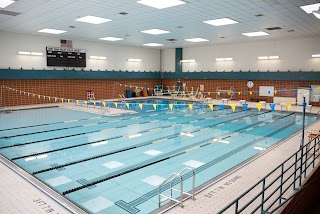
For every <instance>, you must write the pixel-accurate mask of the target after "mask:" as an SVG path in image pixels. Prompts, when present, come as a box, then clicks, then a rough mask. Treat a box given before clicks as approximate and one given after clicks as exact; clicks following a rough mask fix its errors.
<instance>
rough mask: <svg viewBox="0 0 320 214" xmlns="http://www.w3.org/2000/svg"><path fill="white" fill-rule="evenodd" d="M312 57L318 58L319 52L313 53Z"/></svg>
mask: <svg viewBox="0 0 320 214" xmlns="http://www.w3.org/2000/svg"><path fill="white" fill-rule="evenodd" d="M312 57H313V58H320V54H314V55H312Z"/></svg>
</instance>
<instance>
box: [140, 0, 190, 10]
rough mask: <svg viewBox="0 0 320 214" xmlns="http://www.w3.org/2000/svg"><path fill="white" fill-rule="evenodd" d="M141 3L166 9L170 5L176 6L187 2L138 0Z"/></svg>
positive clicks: (179, 0)
mask: <svg viewBox="0 0 320 214" xmlns="http://www.w3.org/2000/svg"><path fill="white" fill-rule="evenodd" d="M137 3H139V4H144V5H147V6H150V7H154V8H157V9H164V8H168V7H174V6H178V5H182V4H185V3H186V2H184V1H181V0H140V1H137Z"/></svg>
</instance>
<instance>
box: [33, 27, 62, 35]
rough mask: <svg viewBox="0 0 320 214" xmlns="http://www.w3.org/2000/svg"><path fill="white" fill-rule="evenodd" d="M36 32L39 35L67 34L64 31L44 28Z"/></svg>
mask: <svg viewBox="0 0 320 214" xmlns="http://www.w3.org/2000/svg"><path fill="white" fill-rule="evenodd" d="M38 32H39V33H51V34H61V33H65V32H67V31H65V30H55V29H49V28H45V29H42V30H39V31H38Z"/></svg>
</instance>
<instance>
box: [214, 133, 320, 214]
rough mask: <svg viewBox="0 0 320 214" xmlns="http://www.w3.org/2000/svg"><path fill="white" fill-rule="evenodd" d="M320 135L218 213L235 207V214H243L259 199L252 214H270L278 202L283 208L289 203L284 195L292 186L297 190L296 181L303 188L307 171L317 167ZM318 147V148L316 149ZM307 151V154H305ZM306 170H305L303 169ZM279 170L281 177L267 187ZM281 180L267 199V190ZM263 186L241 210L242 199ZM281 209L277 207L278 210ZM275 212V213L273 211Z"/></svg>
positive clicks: (219, 213)
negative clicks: (270, 177) (259, 201)
mask: <svg viewBox="0 0 320 214" xmlns="http://www.w3.org/2000/svg"><path fill="white" fill-rule="evenodd" d="M319 138H320V134H318V135H317V136H315V137H314V138H312V139H311V140H310V141H309V142H308V143H306V144H305V145H304V146H303V147H301V146H300V148H299V150H298V151H296V152H295V153H294V154H293V155H291V156H290V157H289V158H287V159H286V160H285V161H284V162H282V163H281V164H280V165H278V166H277V167H276V168H275V169H273V170H272V171H271V172H270V173H268V174H267V175H266V176H265V177H263V178H262V179H261V180H260V181H258V182H257V183H256V184H254V185H253V186H252V187H251V188H250V189H248V190H247V191H246V192H244V193H243V194H241V195H240V196H239V197H237V198H236V199H235V200H234V201H232V202H231V203H230V204H228V205H227V206H226V207H225V208H223V209H222V210H220V211H219V212H218V214H221V213H224V212H225V211H227V210H228V209H229V208H230V207H232V206H235V213H236V214H238V213H241V212H243V211H244V210H245V209H246V208H247V207H248V206H249V205H251V204H252V203H253V202H254V201H255V200H256V199H257V198H259V197H261V203H260V204H259V205H257V206H256V207H255V209H254V210H253V211H250V213H254V212H256V211H257V210H259V209H261V213H269V211H268V210H269V209H270V208H271V207H272V206H273V205H274V204H275V203H276V202H277V201H279V206H281V205H282V204H284V202H282V200H283V201H287V200H288V199H285V198H283V195H284V193H286V192H287V190H289V189H290V187H291V186H293V190H296V181H299V186H300V187H301V186H302V185H301V179H302V175H303V174H304V177H305V178H306V173H307V169H308V168H309V167H310V166H311V165H312V167H313V168H314V167H315V164H314V162H315V160H316V158H318V157H319V156H320V154H318V155H316V153H318V152H319V149H320V148H319V147H320V141H319ZM316 147H318V148H316ZM304 150H305V152H304ZM311 150H313V154H311V155H310V156H309V157H308V153H309V152H310V151H311ZM299 153H301V156H300V157H298V155H299ZM292 158H294V160H295V161H294V163H293V164H291V165H289V166H287V168H286V169H285V168H284V166H285V164H286V163H287V162H288V161H289V160H291V159H292ZM310 159H312V161H311V163H309V164H307V161H309V160H310ZM299 163H300V166H297V164H299ZM292 167H294V172H293V173H291V174H290V175H289V177H288V178H286V179H285V180H284V178H283V177H284V174H285V173H286V172H288V171H289V170H290V169H291V168H292ZM303 168H304V169H303ZM278 169H281V174H280V175H279V176H277V177H276V178H275V179H273V180H272V181H270V183H269V184H268V185H267V186H266V179H267V178H268V177H269V176H270V175H272V174H273V173H274V172H275V171H277V170H278ZM299 170H300V175H298V176H297V172H298V174H299ZM292 177H294V179H293V182H291V183H290V184H289V186H288V187H287V188H286V189H284V190H283V188H282V187H283V185H284V184H285V183H286V182H287V181H289V180H290V179H291V178H292ZM279 179H281V180H280V181H281V182H280V185H279V186H277V187H275V190H273V191H272V192H271V193H270V194H269V195H268V196H267V197H266V198H265V192H266V190H268V189H269V188H270V187H271V186H272V185H273V184H274V183H275V182H276V181H278V180H279ZM261 184H262V191H260V192H259V193H257V195H255V196H254V197H253V198H252V199H251V200H250V201H249V202H247V203H246V204H245V205H244V206H242V207H241V208H239V201H240V199H242V198H243V197H244V196H245V195H247V194H248V193H249V192H250V191H251V190H253V189H254V188H255V187H257V186H258V185H261ZM279 190H280V194H279V196H278V197H276V198H275V199H274V201H272V202H271V205H269V206H268V207H267V208H266V209H264V204H265V202H267V201H269V199H270V198H271V197H272V196H274V194H275V193H276V192H278V191H279ZM278 208H279V207H277V209H278ZM272 212H273V211H272Z"/></svg>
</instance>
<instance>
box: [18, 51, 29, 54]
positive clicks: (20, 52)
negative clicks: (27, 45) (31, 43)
mask: <svg viewBox="0 0 320 214" xmlns="http://www.w3.org/2000/svg"><path fill="white" fill-rule="evenodd" d="M18 54H19V55H30V54H31V53H30V52H27V51H19V52H18Z"/></svg>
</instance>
